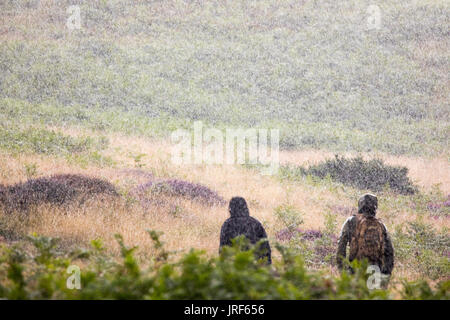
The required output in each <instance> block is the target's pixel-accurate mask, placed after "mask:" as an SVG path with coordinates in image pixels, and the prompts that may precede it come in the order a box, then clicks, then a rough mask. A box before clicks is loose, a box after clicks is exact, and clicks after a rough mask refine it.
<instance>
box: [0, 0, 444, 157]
mask: <svg viewBox="0 0 450 320" xmlns="http://www.w3.org/2000/svg"><path fill="white" fill-rule="evenodd" d="M371 4H372V3H371V2H368V1H339V2H336V1H327V0H325V1H299V0H295V1H283V2H279V1H270V0H265V1H207V2H206V1H205V2H204V1H127V0H116V1H65V0H64V1H44V0H41V1H38V0H24V1H10V0H4V1H1V2H0V40H1V43H0V70H1V72H0V108H1V111H2V112H1V113H2V114H3V115H6V114H8V116H7V120H6V119H3V120H2V122H1V125H2V128H1V130H7V127H9V128H11V127H13V126H14V125H19V124H17V123H15V122H14V119H16V118H17V119H19V120H20V126H21V127H23V126H24V125H26V124H27V122H25V123H24V121H23V119H24V117H25V119H29V118H30V117H31V118H32V120H33V121H32V123H33V124H34V125H36V121H39V122H40V123H43V124H48V123H51V124H53V125H55V124H57V125H58V124H65V123H70V124H80V123H81V124H83V125H87V126H89V127H91V128H95V129H101V130H107V131H108V130H119V131H125V132H133V133H138V134H144V135H147V136H161V135H163V136H164V135H167V133H168V132H170V131H171V130H173V129H175V128H179V127H186V126H189V124H190V121H192V120H203V121H206V122H208V123H210V124H213V125H215V126H219V127H222V126H241V127H254V126H259V127H276V128H280V129H281V146H282V147H283V148H298V147H314V148H321V149H324V148H325V149H329V150H340V151H343V150H355V151H372V150H379V151H383V152H387V153H392V154H415V155H425V154H431V155H435V154H442V153H444V154H448V137H449V133H450V131H449V110H450V109H449V104H448V102H449V99H448V93H449V78H448V74H449V54H448V52H449V41H450V38H449V30H450V29H449V28H448V25H449V21H450V19H449V18H450V11H449V6H448V4H445V1H395V2H392V1H377V5H378V6H379V8H380V10H381V28H380V29H379V30H369V29H368V24H367V19H368V16H369V13H368V12H367V8H368V7H369V5H371ZM69 5H79V6H80V9H81V18H82V20H81V29H80V30H69V29H68V28H67V26H66V21H67V18H68V17H69V14H68V13H67V12H66V9H67V7H68V6H69ZM18 110H19V111H18ZM27 115H28V116H29V117H27ZM30 115H31V116H30ZM6 123H7V125H5V124H6ZM16 129H17V128H16ZM22 129H23V128H22Z"/></svg>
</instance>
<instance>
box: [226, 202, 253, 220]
mask: <svg viewBox="0 0 450 320" xmlns="http://www.w3.org/2000/svg"><path fill="white" fill-rule="evenodd" d="M228 211H229V212H230V216H231V218H240V217H248V216H250V213H249V211H248V207H247V202H246V201H245V199H244V198H241V197H234V198H232V199H231V201H230V205H229V207H228Z"/></svg>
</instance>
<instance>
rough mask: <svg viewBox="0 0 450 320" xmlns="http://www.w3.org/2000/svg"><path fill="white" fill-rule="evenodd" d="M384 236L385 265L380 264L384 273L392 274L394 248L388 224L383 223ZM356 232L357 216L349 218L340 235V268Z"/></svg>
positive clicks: (338, 250) (338, 256)
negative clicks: (348, 245)
mask: <svg viewBox="0 0 450 320" xmlns="http://www.w3.org/2000/svg"><path fill="white" fill-rule="evenodd" d="M383 227H384V228H383V229H384V230H383V238H384V248H385V249H384V257H383V262H384V263H383V265H382V266H379V267H380V269H381V272H382V273H384V274H391V273H392V270H393V269H394V248H393V246H392V241H391V239H390V237H389V233H388V231H387V229H386V226H385V225H384V224H383ZM355 232H356V216H355V215H353V216H351V217H350V218H348V219H347V220H346V221H345V222H344V225H343V226H342V230H341V235H340V236H339V241H338V249H337V255H336V262H337V265H338V267H339V269H342V267H343V260H344V259H345V258H346V257H347V254H346V253H347V244H350V241H351V239H352V236H353V234H354V233H355Z"/></svg>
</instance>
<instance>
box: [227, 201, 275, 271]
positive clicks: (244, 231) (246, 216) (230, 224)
mask: <svg viewBox="0 0 450 320" xmlns="http://www.w3.org/2000/svg"><path fill="white" fill-rule="evenodd" d="M228 210H229V212H230V218H228V219H227V220H226V221H225V222H224V223H223V225H222V228H221V230H220V247H219V253H220V252H221V249H222V247H223V246H231V245H232V242H231V240H232V239H234V238H236V237H238V236H240V235H243V236H245V238H247V239H248V240H249V242H250V243H251V244H256V243H257V242H259V241H260V240H262V239H266V241H264V242H262V243H261V245H260V246H259V248H257V250H256V251H255V255H256V258H257V259H266V262H267V263H268V264H271V263H272V256H271V249H270V245H269V241H268V240H267V234H266V231H265V230H264V227H263V226H262V224H261V223H260V222H259V221H258V220H256V219H255V218H253V217H250V213H249V210H248V207H247V202H246V201H245V199H244V198H241V197H234V198H232V199H231V201H230V204H229V208H228Z"/></svg>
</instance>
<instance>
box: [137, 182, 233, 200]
mask: <svg viewBox="0 0 450 320" xmlns="http://www.w3.org/2000/svg"><path fill="white" fill-rule="evenodd" d="M147 191H150V192H152V193H157V194H158V193H161V194H165V195H169V196H176V197H184V198H187V199H190V200H194V201H198V202H200V203H203V204H207V205H211V206H212V205H221V206H223V205H225V204H226V202H225V200H224V199H223V198H222V197H221V196H219V195H218V194H217V192H215V191H213V190H211V189H210V188H208V187H206V186H204V185H201V184H197V183H191V182H187V181H183V180H178V179H168V180H162V181H150V182H147V183H145V184H142V185H140V186H138V187H137V188H136V191H135V193H136V194H137V195H138V196H139V197H141V198H142V195H144V194H145V193H146V192H147Z"/></svg>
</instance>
